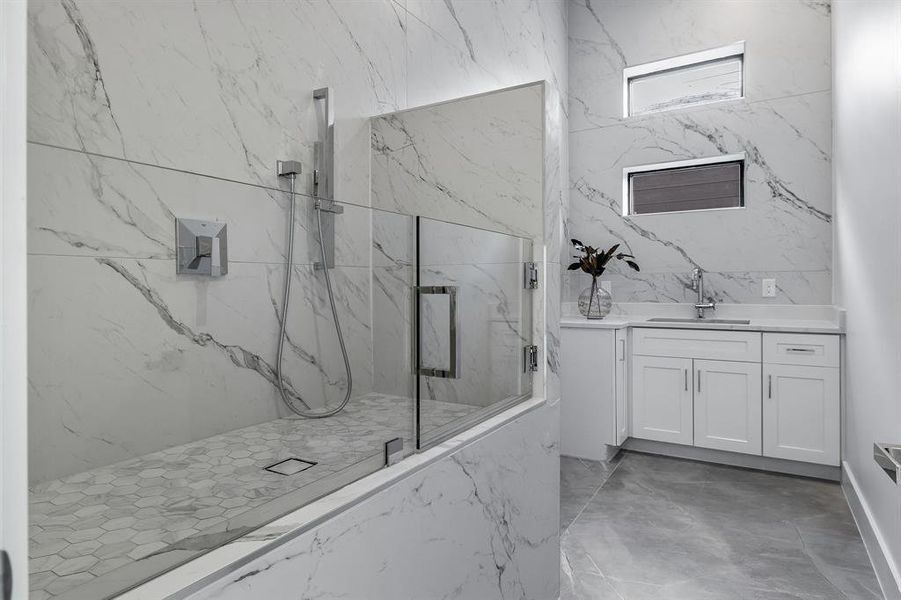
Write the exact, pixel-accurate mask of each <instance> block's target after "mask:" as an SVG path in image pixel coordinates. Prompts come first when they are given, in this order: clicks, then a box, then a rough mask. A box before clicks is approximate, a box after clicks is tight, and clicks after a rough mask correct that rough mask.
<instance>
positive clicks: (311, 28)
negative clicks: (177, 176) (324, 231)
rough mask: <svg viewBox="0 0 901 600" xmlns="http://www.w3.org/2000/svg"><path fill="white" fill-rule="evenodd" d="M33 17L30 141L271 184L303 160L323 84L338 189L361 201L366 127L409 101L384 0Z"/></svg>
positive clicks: (104, 9) (55, 7) (398, 40)
mask: <svg viewBox="0 0 901 600" xmlns="http://www.w3.org/2000/svg"><path fill="white" fill-rule="evenodd" d="M29 15H30V35H29V41H30V52H29V59H30V64H29V83H30V85H29V92H30V94H29V106H30V111H31V115H30V119H29V139H30V140H32V141H40V142H44V143H48V144H54V145H58V146H63V147H67V148H76V149H81V150H87V151H91V152H97V153H101V154H106V155H110V156H117V157H124V158H128V159H131V160H136V161H143V162H148V163H151V164H156V165H161V166H167V167H173V168H178V169H184V170H188V171H194V172H197V173H203V174H207V175H214V176H217V177H223V178H226V179H232V180H237V181H246V182H252V183H256V184H261V185H267V186H271V187H278V184H277V181H276V175H275V161H276V160H277V159H284V158H296V159H298V160H302V161H303V162H304V164H305V165H310V164H312V162H311V159H312V142H313V140H315V139H318V132H317V130H316V122H315V113H314V110H315V109H314V105H313V100H312V90H313V89H316V88H319V87H323V86H330V87H331V88H332V90H333V93H334V100H335V106H336V109H337V110H336V114H337V115H339V117H338V121H337V122H336V154H337V156H336V169H337V171H336V172H337V173H338V174H339V177H338V181H337V193H338V194H339V195H340V194H347V195H348V197H353V198H354V199H356V200H358V202H359V203H363V204H365V202H364V200H365V199H366V197H367V195H368V194H367V188H368V177H367V174H366V172H365V171H363V170H361V169H360V168H359V165H361V163H362V162H363V161H365V158H366V157H367V156H368V136H367V135H366V134H367V133H368V123H367V119H368V117H369V116H371V115H372V114H377V113H381V112H387V111H391V110H397V109H398V108H402V107H403V106H405V104H406V99H405V77H404V74H405V65H404V60H405V56H404V44H405V35H404V32H405V26H406V13H405V11H404V10H403V7H402V6H401V5H399V4H397V3H395V2H391V1H390V0H380V1H376V2H370V1H362V0H360V1H353V0H352V1H349V2H334V3H333V2H326V1H324V0H316V1H313V2H304V3H292V4H287V5H285V4H279V3H258V2H237V3H218V2H216V3H211V2H206V3H200V4H196V5H194V4H189V3H165V4H160V3H155V2H125V1H114V2H103V3H88V2H74V1H66V2H62V3H57V2H50V1H49V0H48V1H39V2H33V3H31V4H30V5H29ZM354 145H356V146H357V147H356V148H354ZM361 159H362V160H361Z"/></svg>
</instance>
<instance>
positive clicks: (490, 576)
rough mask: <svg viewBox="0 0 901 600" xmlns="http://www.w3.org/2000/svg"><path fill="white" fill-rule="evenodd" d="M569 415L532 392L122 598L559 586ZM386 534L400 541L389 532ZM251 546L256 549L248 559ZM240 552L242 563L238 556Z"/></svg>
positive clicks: (526, 593)
mask: <svg viewBox="0 0 901 600" xmlns="http://www.w3.org/2000/svg"><path fill="white" fill-rule="evenodd" d="M558 423H559V409H558V407H556V406H550V405H546V404H545V403H544V401H543V400H541V399H533V400H531V401H527V402H525V403H523V404H520V405H518V406H517V407H514V408H512V409H510V410H508V411H505V413H502V414H500V415H497V416H496V417H493V418H492V419H489V420H488V421H486V422H484V423H481V424H480V425H478V426H476V427H474V428H473V429H472V430H469V431H467V432H464V433H462V434H460V435H458V436H455V437H454V438H453V439H451V440H448V441H446V442H444V443H442V444H440V445H439V446H436V447H435V448H432V449H430V450H428V451H426V452H424V453H422V454H419V455H416V456H414V457H411V458H409V459H406V460H404V461H402V462H401V463H399V464H397V465H395V466H393V467H390V468H387V469H384V470H382V471H379V472H377V473H375V474H373V475H371V476H369V477H367V478H366V479H363V480H361V481H359V482H357V483H354V484H351V485H349V486H347V487H345V488H343V489H342V490H339V491H338V492H336V493H334V494H332V495H331V496H329V497H327V498H323V499H322V500H320V501H318V502H314V503H312V504H310V505H308V506H307V507H305V508H303V509H301V510H299V511H297V512H296V513H294V514H292V515H288V516H287V517H285V518H283V519H281V520H279V521H276V522H274V523H272V524H271V525H270V526H268V527H266V528H264V529H262V530H260V531H258V532H256V533H255V534H253V535H251V536H248V537H247V538H245V539H243V540H240V541H238V542H235V543H232V544H230V545H227V546H224V547H222V548H220V549H218V550H216V551H214V552H212V553H210V554H208V555H206V556H205V557H201V558H200V559H198V560H196V561H193V562H192V563H190V564H188V565H185V566H184V567H182V568H180V569H177V570H175V571H173V572H172V573H170V574H168V575H166V576H164V577H161V578H158V579H156V580H154V581H151V582H149V583H148V584H146V585H145V586H143V587H141V588H138V589H136V590H133V591H131V592H129V593H127V594H126V595H124V596H123V600H156V599H158V598H161V597H166V596H168V595H169V594H172V593H179V592H180V591H182V590H187V591H189V592H193V593H192V594H191V595H190V596H189V597H190V598H191V600H200V599H207V598H217V599H223V600H225V599H231V598H241V599H243V598H248V597H260V598H279V597H284V596H286V595H290V594H297V593H301V594H303V595H304V596H305V597H312V598H315V597H331V596H344V597H351V598H367V599H371V600H382V599H385V600H387V599H388V598H397V597H414V598H440V597H445V596H448V595H452V594H456V595H458V596H459V597H465V598H480V599H486V600H489V599H501V598H510V597H525V598H553V597H555V596H556V595H557V593H558V586H559V532H558V528H559V523H558V520H559V516H558V515H559V440H558V437H559V433H558V427H559V425H558ZM536 442H537V443H536ZM448 523H454V527H452V528H448V527H447V524H448ZM386 539H390V540H392V541H393V543H392V544H384V543H382V541H383V540H386ZM463 556H466V557H467V559H465V560H461V557H463ZM245 557H251V560H250V561H249V562H247V561H243V562H242V559H243V558H245ZM235 561H239V564H240V566H238V567H237V568H234V567H228V565H229V564H232V563H234V562H235ZM348 565H353V566H354V567H353V568H354V576H353V577H348V576H347V568H348ZM198 582H202V583H201V584H200V585H202V587H201V588H200V589H198V587H199V586H198ZM192 584H193V585H192Z"/></svg>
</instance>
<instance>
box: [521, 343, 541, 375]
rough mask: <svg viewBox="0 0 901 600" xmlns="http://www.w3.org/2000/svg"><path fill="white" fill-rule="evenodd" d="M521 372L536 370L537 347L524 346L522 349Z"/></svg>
mask: <svg viewBox="0 0 901 600" xmlns="http://www.w3.org/2000/svg"><path fill="white" fill-rule="evenodd" d="M522 370H523V372H524V373H529V372H532V373H534V372H535V371H537V370H538V346H526V347H524V348H523V349H522Z"/></svg>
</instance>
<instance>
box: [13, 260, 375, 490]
mask: <svg viewBox="0 0 901 600" xmlns="http://www.w3.org/2000/svg"><path fill="white" fill-rule="evenodd" d="M331 276H332V283H333V286H334V288H335V294H336V303H337V308H338V312H339V317H340V318H341V326H342V329H343V331H344V335H345V336H346V339H347V340H348V349H349V352H350V361H351V367H352V369H353V372H354V390H355V392H357V393H365V392H366V391H368V390H370V389H371V385H372V383H371V382H372V349H371V346H370V343H371V339H372V337H371V327H372V326H371V321H370V318H371V313H370V308H369V305H370V287H369V285H370V269H369V268H367V267H338V268H336V269H334V270H332V272H331ZM294 277H295V281H294V290H295V293H294V296H293V301H292V302H293V304H292V310H290V311H289V326H288V340H287V343H286V354H285V367H284V372H285V374H286V381H287V384H288V386H289V389H293V390H294V391H295V392H296V393H299V394H300V395H301V396H302V397H303V398H304V399H305V400H306V401H307V402H309V403H310V404H311V405H313V406H314V407H318V406H321V405H323V404H324V403H329V404H332V403H335V402H338V401H340V399H341V396H342V395H343V390H344V388H345V387H346V378H345V373H344V365H343V362H342V359H341V353H340V351H339V349H338V346H337V340H336V337H335V331H334V324H333V321H332V315H331V311H330V309H329V307H328V299H327V296H326V292H325V285H324V283H323V282H322V281H321V279H322V273H321V272H317V271H316V270H315V269H314V268H313V267H312V266H309V265H299V266H297V267H295V271H294ZM283 278H284V266H283V265H267V264H252V263H235V264H233V265H232V267H231V269H230V272H229V276H228V277H227V278H223V279H219V280H208V279H207V280H190V279H189V280H182V279H181V278H179V277H177V276H176V275H175V272H174V265H173V262H172V261H169V260H135V259H111V258H100V257H97V258H94V257H56V256H32V257H31V258H30V261H29V283H30V296H31V298H30V301H31V305H30V311H29V319H30V342H31V343H30V344H29V350H30V351H31V353H32V355H31V361H30V362H31V368H30V372H29V381H30V386H31V388H30V393H31V419H30V422H31V427H32V428H33V432H34V435H32V436H31V440H32V446H31V476H32V478H33V480H34V481H42V480H45V479H52V478H56V477H60V476H63V475H66V474H70V473H75V472H79V471H83V470H85V469H88V468H92V467H96V466H100V465H103V464H110V463H113V462H117V461H120V460H124V459H126V458H130V457H133V456H140V455H143V454H147V453H148V452H151V451H154V450H159V449H162V448H165V447H168V446H172V445H177V444H183V443H186V442H189V441H191V440H194V439H198V438H204V437H209V436H210V435H214V434H216V433H221V432H223V431H227V430H230V429H234V428H236V427H240V426H242V425H247V424H251V423H257V422H261V421H267V420H271V419H273V418H276V417H277V416H279V415H280V414H284V412H283V411H284V410H285V409H284V408H283V407H282V406H281V399H280V397H279V395H278V392H277V390H276V387H275V370H274V369H275V367H274V365H275V340H276V339H277V333H278V322H279V321H278V314H279V313H280V305H281V290H282V285H283Z"/></svg>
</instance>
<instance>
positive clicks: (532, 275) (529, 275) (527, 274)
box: [522, 262, 538, 290]
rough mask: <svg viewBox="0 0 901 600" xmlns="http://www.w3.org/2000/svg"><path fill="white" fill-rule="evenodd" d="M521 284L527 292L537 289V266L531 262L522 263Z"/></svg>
mask: <svg viewBox="0 0 901 600" xmlns="http://www.w3.org/2000/svg"><path fill="white" fill-rule="evenodd" d="M522 274H523V278H522V279H523V284H522V286H523V287H524V288H525V289H527V290H534V289H536V288H537V287H538V265H536V264H535V263H533V262H526V263H523V269H522Z"/></svg>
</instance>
